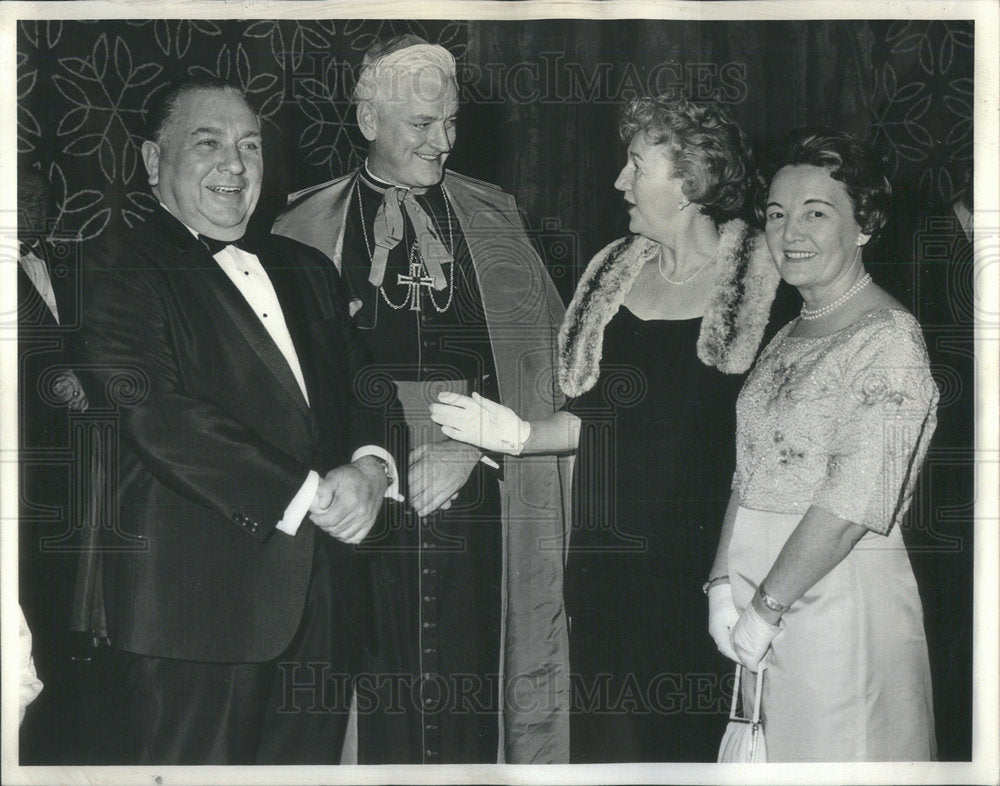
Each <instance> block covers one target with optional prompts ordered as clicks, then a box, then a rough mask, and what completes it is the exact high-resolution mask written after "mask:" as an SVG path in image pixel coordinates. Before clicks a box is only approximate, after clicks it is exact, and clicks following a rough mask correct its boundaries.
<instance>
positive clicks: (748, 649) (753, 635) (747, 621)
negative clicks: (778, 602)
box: [733, 603, 781, 672]
mask: <svg viewBox="0 0 1000 786" xmlns="http://www.w3.org/2000/svg"><path fill="white" fill-rule="evenodd" d="M780 632H781V628H780V627H779V626H778V625H771V624H769V623H768V622H766V621H765V620H764V618H763V617H761V616H760V614H758V613H757V609H755V608H754V607H753V604H752V603H751V604H750V605H749V606H747V607H746V608H745V609H744V610H743V613H742V614H741V615H740V618H739V620H737V621H736V625H734V626H733V649H734V650H735V651H736V657H737V658H738V659H739V661H740V663H742V664H743V665H744V666H746V667H747V668H748V669H750V671H752V672H756V671H757V669H758V668H759V667H760V662H761V660H762V659H763V657H764V655H765V654H766V653H767V651H768V649H769V648H770V646H771V642H772V641H773V640H774V637H775V636H777V635H778V634H779V633H780Z"/></svg>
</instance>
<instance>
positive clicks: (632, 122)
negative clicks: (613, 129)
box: [618, 96, 758, 224]
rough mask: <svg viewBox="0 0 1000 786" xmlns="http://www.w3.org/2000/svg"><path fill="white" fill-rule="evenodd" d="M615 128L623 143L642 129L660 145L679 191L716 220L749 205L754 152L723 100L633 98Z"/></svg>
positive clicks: (754, 171) (754, 172)
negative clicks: (711, 101) (722, 102)
mask: <svg viewBox="0 0 1000 786" xmlns="http://www.w3.org/2000/svg"><path fill="white" fill-rule="evenodd" d="M618 133H619V134H620V135H621V138H622V141H624V142H626V143H628V142H631V141H632V138H633V137H635V135H636V134H638V133H644V134H645V135H646V138H647V139H648V141H649V142H650V143H651V144H654V145H660V144H662V145H665V146H666V149H667V153H668V157H669V160H670V164H671V166H672V168H673V170H674V174H675V176H676V177H678V178H680V179H681V180H682V181H683V186H682V187H681V191H682V192H683V194H684V196H685V197H686V198H687V199H690V200H691V201H692V202H694V203H695V204H697V205H699V206H700V207H701V210H702V212H703V213H705V214H706V215H708V216H709V217H711V218H712V220H714V221H715V223H716V224H721V223H723V222H724V221H727V220H729V219H730V218H735V217H737V216H738V215H740V213H741V212H742V211H743V208H744V206H745V205H752V204H753V201H754V200H753V194H754V192H755V190H756V188H757V187H758V179H757V168H756V166H755V164H754V157H753V151H752V149H751V147H750V143H749V141H748V140H747V137H746V134H744V133H743V129H742V128H740V126H739V125H738V124H737V122H736V121H735V120H734V119H733V117H732V115H731V114H730V113H729V110H728V109H727V108H726V107H724V106H723V105H721V104H717V103H714V102H713V103H707V102H706V103H695V102H693V101H689V100H688V99H686V98H683V97H675V96H652V97H642V98H633V99H632V100H631V101H629V102H628V103H627V104H626V105H625V106H624V107H623V108H622V114H621V120H620V122H619V124H618Z"/></svg>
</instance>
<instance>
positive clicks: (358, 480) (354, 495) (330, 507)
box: [309, 456, 386, 544]
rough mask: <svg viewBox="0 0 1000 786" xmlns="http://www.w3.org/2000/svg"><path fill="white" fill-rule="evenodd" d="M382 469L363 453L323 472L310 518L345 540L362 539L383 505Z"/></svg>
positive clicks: (324, 529)
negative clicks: (348, 461) (357, 457)
mask: <svg viewBox="0 0 1000 786" xmlns="http://www.w3.org/2000/svg"><path fill="white" fill-rule="evenodd" d="M385 490H386V478H385V472H384V470H383V469H382V467H381V466H380V465H379V462H378V461H377V460H376V459H374V458H373V457H371V456H362V457H361V458H359V459H358V460H357V461H354V462H353V463H351V464H344V465H343V466H340V467H336V468H335V469H332V470H330V471H329V472H328V473H326V477H325V478H323V479H322V480H320V482H319V487H318V488H317V489H316V495H315V497H313V501H312V504H311V505H310V506H309V518H311V519H312V521H313V523H314V524H315V525H316V526H317V527H319V528H320V529H322V530H323V531H324V532H326V533H327V534H328V535H330V536H332V537H334V538H336V539H337V540H340V541H343V542H344V543H351V544H354V543H360V542H361V541H362V540H364V538H365V535H367V534H368V532H369V530H371V528H372V526H374V524H375V519H376V518H377V517H378V513H379V510H380V509H381V507H382V498H383V496H384V495H385Z"/></svg>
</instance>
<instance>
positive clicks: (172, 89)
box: [145, 75, 257, 142]
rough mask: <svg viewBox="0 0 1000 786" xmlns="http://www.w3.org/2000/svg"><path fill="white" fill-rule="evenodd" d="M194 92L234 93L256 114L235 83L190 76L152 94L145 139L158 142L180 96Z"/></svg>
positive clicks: (207, 77) (244, 92)
mask: <svg viewBox="0 0 1000 786" xmlns="http://www.w3.org/2000/svg"><path fill="white" fill-rule="evenodd" d="M195 90H224V91H228V92H231V93H236V94H237V95H238V96H239V97H240V98H242V99H243V100H244V101H245V102H246V105H247V106H248V107H250V110H251V111H252V112H254V113H255V114H256V112H257V109H256V107H254V105H253V104H252V103H251V102H250V101H249V99H247V95H246V91H244V90H243V88H242V87H241V86H240V85H238V84H236V83H235V82H230V81H229V80H226V79H222V78H220V77H217V76H209V75H199V76H191V77H187V78H185V79H181V80H178V81H176V82H173V83H171V84H170V85H168V86H167V88H166V90H161V91H159V92H157V93H154V94H153V98H152V99H151V100H150V103H149V106H148V107H146V135H145V138H146V139H149V140H151V141H153V142H159V141H160V137H161V136H162V135H163V130H164V129H165V128H166V127H167V123H169V122H170V118H171V117H172V116H173V113H174V110H175V109H176V108H177V102H178V101H179V100H180V98H181V96H184V95H186V94H187V93H190V92H193V91H195Z"/></svg>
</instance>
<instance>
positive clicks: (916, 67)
mask: <svg viewBox="0 0 1000 786" xmlns="http://www.w3.org/2000/svg"><path fill="white" fill-rule="evenodd" d="M873 29H874V30H875V31H876V35H875V40H874V42H873V46H872V59H873V69H872V77H873V78H872V100H871V107H872V111H871V126H872V127H871V136H872V138H873V139H874V140H875V141H876V142H878V143H879V144H880V145H881V147H882V148H883V149H884V150H885V151H886V154H887V159H888V163H889V170H890V171H889V175H890V178H891V179H892V180H893V181H894V182H900V183H904V184H908V185H913V186H916V187H917V188H919V189H920V190H921V191H923V192H924V193H925V194H926V198H927V199H928V200H934V199H937V200H940V201H942V202H951V201H953V200H954V199H955V198H956V196H957V195H958V191H959V190H960V189H961V183H960V182H958V178H957V177H956V172H957V166H961V164H962V163H963V162H968V161H970V160H971V158H972V121H973V110H972V91H973V78H972V52H973V44H974V38H973V32H972V30H973V28H972V25H971V24H969V23H965V22H960V21H950V22H940V21H926V20H919V21H910V20H906V21H894V22H891V23H881V24H873Z"/></svg>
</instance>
